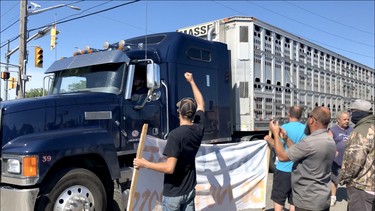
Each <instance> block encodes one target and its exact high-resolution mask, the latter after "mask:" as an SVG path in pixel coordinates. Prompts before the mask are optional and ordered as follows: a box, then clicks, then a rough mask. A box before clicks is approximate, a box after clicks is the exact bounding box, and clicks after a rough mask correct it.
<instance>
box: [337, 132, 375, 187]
mask: <svg viewBox="0 0 375 211" xmlns="http://www.w3.org/2000/svg"><path fill="white" fill-rule="evenodd" d="M365 143H368V139H367V138H366V136H363V135H362V137H360V135H359V134H358V133H357V132H354V133H352V134H351V135H350V137H349V138H348V140H347V144H346V149H345V152H344V159H343V161H342V166H341V174H340V184H346V183H347V182H349V181H352V179H353V178H356V177H358V174H359V173H360V172H361V170H362V169H363V167H364V166H365V165H366V158H367V156H368V152H369V151H370V150H369V149H368V148H367V147H365V146H366V144H365ZM362 176H363V175H362Z"/></svg>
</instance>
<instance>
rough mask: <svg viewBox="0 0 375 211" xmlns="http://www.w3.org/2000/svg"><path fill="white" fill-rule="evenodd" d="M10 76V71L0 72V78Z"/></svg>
mask: <svg viewBox="0 0 375 211" xmlns="http://www.w3.org/2000/svg"><path fill="white" fill-rule="evenodd" d="M9 77H10V72H1V79H4V80H6V79H9Z"/></svg>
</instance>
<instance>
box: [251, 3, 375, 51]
mask: <svg viewBox="0 0 375 211" xmlns="http://www.w3.org/2000/svg"><path fill="white" fill-rule="evenodd" d="M247 2H248V3H251V4H254V5H255V6H257V7H260V8H262V9H264V10H267V11H269V12H272V13H274V14H277V15H280V16H282V17H284V18H287V19H289V20H292V21H294V22H297V23H299V24H301V25H304V26H307V27H310V28H313V29H315V30H318V31H321V32H324V33H326V34H329V35H332V36H335V37H339V38H341V39H344V40H347V41H350V42H354V43H358V44H361V45H364V46H368V47H372V48H374V45H369V44H366V43H362V42H358V41H356V40H351V39H348V38H346V37H343V36H340V35H337V34H333V33H331V32H327V31H324V30H322V29H319V28H317V27H314V26H311V25H308V24H306V23H303V22H301V21H298V20H296V19H293V18H290V17H288V16H285V15H283V14H280V13H278V12H275V11H273V10H270V9H268V8H265V7H263V6H260V5H258V4H256V3H254V2H250V1H248V0H247Z"/></svg>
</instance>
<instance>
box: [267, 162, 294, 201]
mask: <svg viewBox="0 0 375 211" xmlns="http://www.w3.org/2000/svg"><path fill="white" fill-rule="evenodd" d="M292 196H293V194H292V173H291V172H283V171H279V170H277V169H276V172H275V174H274V175H273V184H272V192H271V199H272V201H274V202H275V203H277V204H280V205H282V206H284V205H285V201H286V199H288V203H289V204H291V205H293V199H292Z"/></svg>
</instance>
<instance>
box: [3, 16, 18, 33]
mask: <svg viewBox="0 0 375 211" xmlns="http://www.w3.org/2000/svg"><path fill="white" fill-rule="evenodd" d="M18 21H20V20H19V19H18V20H16V21H14V22H13V23H12V24H10V25H9V26H8V27H6V28H5V29H3V30H1V31H0V33H3V32H4V31H5V30H7V29H9V28H10V27H11V26H13V25H14V24H16V23H18Z"/></svg>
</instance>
